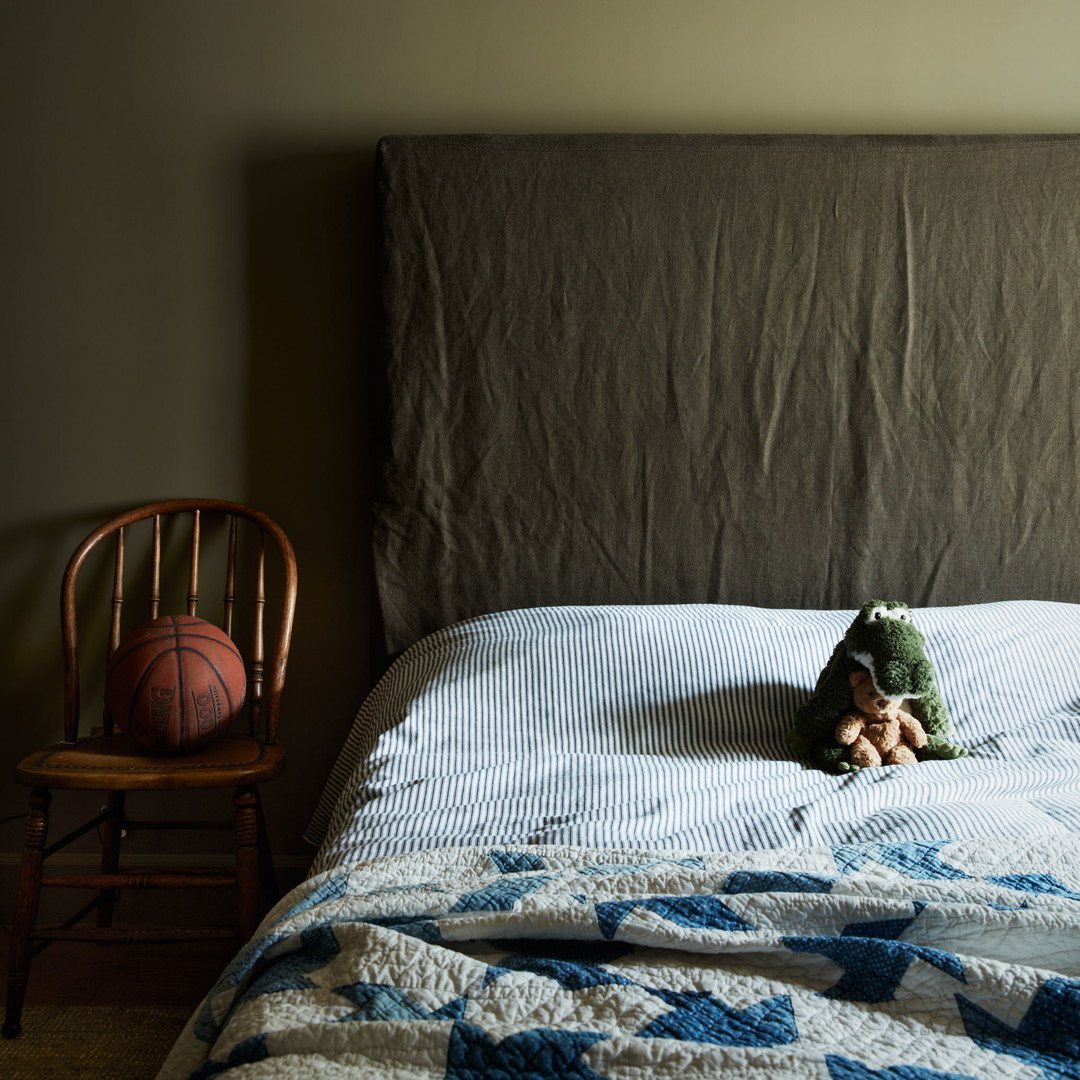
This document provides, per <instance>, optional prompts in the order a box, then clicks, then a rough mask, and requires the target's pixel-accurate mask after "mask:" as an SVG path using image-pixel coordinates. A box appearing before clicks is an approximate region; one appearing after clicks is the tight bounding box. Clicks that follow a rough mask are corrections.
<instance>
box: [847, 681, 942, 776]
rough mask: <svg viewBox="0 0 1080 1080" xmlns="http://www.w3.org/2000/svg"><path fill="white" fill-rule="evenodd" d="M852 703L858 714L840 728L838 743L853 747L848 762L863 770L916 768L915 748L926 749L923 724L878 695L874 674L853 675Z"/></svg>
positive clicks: (849, 716)
mask: <svg viewBox="0 0 1080 1080" xmlns="http://www.w3.org/2000/svg"><path fill="white" fill-rule="evenodd" d="M850 681H851V699H852V702H853V704H854V706H855V709H856V710H857V711H855V712H850V713H848V714H847V716H845V717H844V718H843V720H841V721H840V723H839V724H837V725H836V741H837V742H838V743H840V745H841V746H849V747H851V749H850V750H849V751H848V760H849V761H850V762H851V764H852V765H857V766H859V767H860V768H863V767H866V766H874V765H914V764H915V763H916V762H917V761H918V760H919V759H918V758H917V757H916V756H915V750H914V749H913V748H916V749H917V748H920V747H923V746H925V745H926V732H925V731H924V730H923V726H922V724H920V723H919V721H918V720H916V719H915V717H914V716H912V715H911V714H910V713H907V712H904V710H903V709H901V708H900V706H899V705H898V704H896V702H893V701H890V700H889V699H888V698H886V697H883V696H882V695H881V694H879V693H878V692H877V688H876V687H875V686H874V680H873V679H872V678H871V677H870V672H869V671H866V670H862V671H855V672H852V674H851V676H850Z"/></svg>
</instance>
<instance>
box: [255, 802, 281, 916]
mask: <svg viewBox="0 0 1080 1080" xmlns="http://www.w3.org/2000/svg"><path fill="white" fill-rule="evenodd" d="M255 821H256V823H257V825H258V829H259V886H260V888H261V890H262V909H261V912H260V917H261V916H262V915H265V914H266V913H267V912H268V911H269V910H270V909H271V908H272V907H273V906H274V904H276V903H277V900H278V895H279V893H278V880H277V872H276V871H275V870H274V853H273V852H272V851H271V850H270V835H269V833H267V831H266V816H265V815H264V814H263V804H262V798H261V797H260V795H259V789H258V788H256V789H255Z"/></svg>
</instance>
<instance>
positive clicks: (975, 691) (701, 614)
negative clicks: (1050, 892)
mask: <svg viewBox="0 0 1080 1080" xmlns="http://www.w3.org/2000/svg"><path fill="white" fill-rule="evenodd" d="M851 616H852V612H848V611H792V610H766V609H758V608H745V607H729V606H719V605H705V604H702V605H677V606H647V607H560V608H537V609H528V610H520V611H510V612H504V613H500V614H495V615H489V616H484V617H481V618H476V619H471V620H468V621H466V622H463V623H460V624H457V625H455V626H452V627H449V628H447V629H445V630H442V631H440V632H438V633H436V634H433V635H431V636H429V637H428V638H425V639H424V640H423V641H421V642H419V643H418V644H416V645H414V646H413V647H412V648H411V649H409V650H408V651H407V652H406V653H405V654H403V655H402V657H401V658H400V659H399V660H398V661H397V662H396V663H395V665H394V666H393V667H392V668H391V669H390V671H389V672H388V673H387V675H386V676H385V677H384V678H383V679H382V681H381V682H380V683H379V685H378V686H377V687H376V689H375V690H374V692H373V693H372V694H371V695H370V696H369V698H368V700H367V701H366V702H365V703H364V705H363V707H362V708H361V710H360V713H359V716H358V717H357V719H356V722H355V725H354V727H353V729H352V732H351V734H350V736H349V738H348V741H347V743H346V745H345V747H344V749H343V751H342V753H341V756H340V759H339V761H338V762H337V765H336V766H335V768H334V770H333V773H332V775H331V778H330V781H329V784H328V786H327V788H326V791H325V793H324V795H323V798H322V801H321V803H320V804H319V807H318V810H317V812H316V814H315V817H314V820H313V821H312V823H311V826H310V828H309V831H308V838H309V839H311V840H312V841H313V842H316V843H322V848H321V851H320V853H319V856H318V858H317V862H316V866H315V868H314V869H315V871H320V870H325V869H327V868H329V867H332V866H335V865H338V864H341V863H343V862H351V861H354V860H357V859H366V858H371V857H373V856H378V855H390V854H399V853H403V852H409V851H417V850H425V849H430V848H437V847H445V846H459V845H472V844H478V845H492V844H496V845H503V844H534V843H543V844H571V845H581V846H585V847H591V848H604V847H647V848H649V849H652V850H656V851H678V850H695V851H697V850H704V851H744V850H761V849H777V848H788V847H811V846H817V845H829V844H851V843H866V842H878V841H912V840H926V839H931V840H933V839H940V838H944V837H949V838H969V837H988V836H1018V837H1024V836H1045V835H1050V834H1067V833H1073V832H1078V831H1080V606H1077V605H1071V604H1057V603H1048V602H1006V603H997V604H985V605H973V606H967V607H953V608H927V609H916V610H915V611H914V612H913V617H914V619H915V622H916V624H917V625H918V626H919V628H920V629H921V630H922V631H923V633H924V635H925V636H926V639H927V650H928V653H929V655H930V657H931V659H932V660H933V662H934V665H935V668H936V672H937V680H938V685H939V687H940V689H941V691H942V694H943V696H944V698H945V701H946V703H947V705H948V707H949V710H950V714H951V716H952V718H953V722H954V724H955V727H956V736H955V738H956V741H957V742H959V743H960V744H962V745H964V746H966V747H967V748H968V749H969V751H970V753H969V756H968V757H966V758H964V759H961V760H958V761H947V762H946V761H940V762H937V761H935V762H923V763H920V764H919V765H915V766H891V767H886V768H879V769H864V770H862V771H860V772H858V773H857V774H854V775H847V776H832V775H827V774H825V773H823V772H820V771H818V770H816V769H812V768H809V767H808V766H807V765H805V764H804V763H802V762H800V761H798V760H795V759H794V758H793V756H792V754H791V752H790V751H789V750H788V748H787V747H786V745H785V743H784V733H785V732H786V731H787V729H788V727H789V726H790V723H791V717H792V714H793V713H794V711H795V709H796V707H797V706H798V705H799V703H800V702H801V701H803V700H804V699H805V698H806V696H808V694H809V692H810V690H811V688H812V687H813V684H814V681H815V680H816V678H817V675H818V673H819V672H820V670H821V669H822V667H823V666H824V665H825V663H826V661H827V659H828V657H829V654H830V652H831V650H832V648H833V646H834V645H835V644H836V642H837V641H838V640H840V638H841V637H842V636H843V634H844V631H845V629H846V628H847V626H848V624H849V622H850V620H851Z"/></svg>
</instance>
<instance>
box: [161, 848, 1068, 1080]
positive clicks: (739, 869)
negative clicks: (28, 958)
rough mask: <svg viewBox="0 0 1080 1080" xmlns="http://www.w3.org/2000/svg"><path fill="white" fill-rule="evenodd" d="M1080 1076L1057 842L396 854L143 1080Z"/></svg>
mask: <svg viewBox="0 0 1080 1080" xmlns="http://www.w3.org/2000/svg"><path fill="white" fill-rule="evenodd" d="M721 1075H722V1076H725V1077H728V1076H730V1077H738V1078H758V1077H760V1078H768V1080H780V1078H787V1077H791V1078H799V1080H808V1078H809V1080H813V1078H821V1080H827V1078H832V1080H870V1078H874V1080H879V1078H880V1080H946V1078H948V1080H960V1078H964V1077H978V1078H1002V1080H1005V1078H1015V1080H1036V1078H1045V1080H1060V1078H1080V855H1078V853H1077V844H1076V838H1075V837H1074V836H1068V835H1057V836H1044V837H1040V838H1037V839H1028V840H986V839H974V840H958V841H939V842H919V843H914V842H912V843H868V844H857V845H846V846H834V847H821V848H806V849H785V850H779V851H759V852H736V853H728V854H692V853H676V854H672V853H667V852H665V853H662V854H656V853H654V854H652V855H650V854H649V853H648V852H643V851H611V850H590V849H585V848H574V847H553V846H551V847H549V846H527V845H521V846H513V847H471V848H450V849H441V850H434V851H428V852H420V853H412V854H408V855H394V856H388V857H384V858H379V859H375V860H371V861H368V862H364V863H358V864H355V865H352V866H348V867H342V868H336V869H331V870H327V871H326V872H324V873H322V874H320V875H318V876H317V877H315V878H313V879H311V880H310V881H308V882H306V883H305V884H304V885H302V886H300V887H299V888H298V889H296V890H294V891H293V892H292V893H290V894H289V895H288V896H287V897H285V899H284V900H283V901H282V902H281V903H280V904H278V906H277V907H276V908H275V910H274V911H273V912H271V913H270V915H269V916H268V917H267V919H266V920H265V921H264V922H263V925H262V927H261V928H260V931H259V933H258V934H257V935H256V937H255V938H254V939H253V940H252V942H251V943H249V944H248V945H247V946H246V947H245V948H244V949H243V950H242V951H241V952H240V953H239V954H238V956H237V957H236V959H235V960H234V962H233V963H232V964H231V966H230V967H229V968H228V969H227V970H226V971H225V973H224V975H223V977H222V978H221V980H220V981H219V983H218V985H217V986H216V987H215V988H214V989H213V991H212V992H211V993H210V994H209V995H208V997H207V998H206V1000H205V1002H204V1003H203V1005H202V1006H201V1008H200V1009H199V1011H198V1012H197V1013H196V1015H195V1016H194V1017H193V1018H192V1020H191V1021H190V1023H189V1025H188V1027H187V1030H186V1031H185V1033H184V1034H183V1036H182V1037H181V1039H180V1041H179V1042H178V1043H177V1045H176V1046H175V1047H174V1048H173V1050H172V1052H171V1054H170V1056H169V1058H168V1060H167V1061H166V1063H165V1065H164V1066H163V1068H162V1071H161V1073H160V1074H159V1076H160V1080H180V1078H186V1077H191V1078H196V1080H197V1078H204V1077H217V1076H227V1077H229V1078H230V1080H232V1078H235V1080H256V1078H260V1080H261V1078H270V1077H281V1078H284V1077H288V1078H293V1080H300V1078H308V1077H331V1078H346V1077H348V1078H354V1077H378V1078H389V1080H399V1078H400V1080H406V1078H409V1080H412V1078H425V1080H427V1078H439V1080H442V1078H447V1080H479V1078H484V1077H502V1078H513V1080H527V1078H531V1077H536V1078H540V1077H543V1078H545V1080H546V1078H552V1077H566V1078H573V1080H596V1078H609V1080H630V1078H643V1077H649V1078H654V1077H655V1078H665V1077H673V1078H674V1077H678V1078H680V1080H692V1078H695V1077H710V1078H711V1077H718V1076H721Z"/></svg>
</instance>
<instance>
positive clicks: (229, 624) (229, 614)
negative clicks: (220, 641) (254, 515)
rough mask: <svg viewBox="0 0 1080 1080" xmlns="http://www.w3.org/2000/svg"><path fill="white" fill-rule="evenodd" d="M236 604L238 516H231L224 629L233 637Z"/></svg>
mask: <svg viewBox="0 0 1080 1080" xmlns="http://www.w3.org/2000/svg"><path fill="white" fill-rule="evenodd" d="M235 604H236V515H235V514H230V515H229V561H228V563H227V564H226V566H225V618H224V626H223V627H222V629H223V630H224V631H225V633H226V634H228V635H229V637H232V636H233V607H234V606H235Z"/></svg>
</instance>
